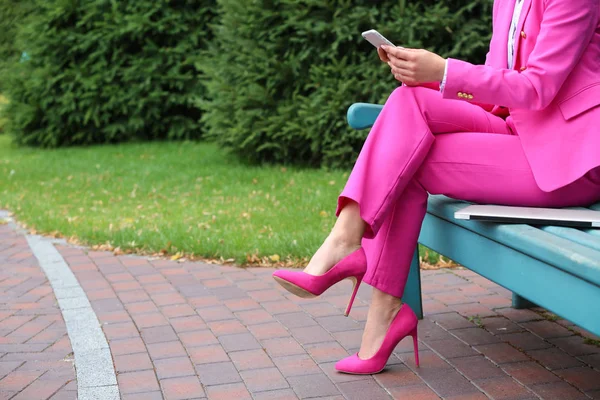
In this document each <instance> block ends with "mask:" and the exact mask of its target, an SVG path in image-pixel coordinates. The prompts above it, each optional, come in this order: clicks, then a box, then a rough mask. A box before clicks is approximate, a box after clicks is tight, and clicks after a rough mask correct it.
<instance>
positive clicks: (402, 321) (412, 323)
mask: <svg viewBox="0 0 600 400" xmlns="http://www.w3.org/2000/svg"><path fill="white" fill-rule="evenodd" d="M417 323H418V320H417V316H416V315H415V313H414V312H413V310H411V309H410V307H409V306H408V305H407V304H402V308H400V311H398V314H396V317H395V318H394V320H393V321H392V324H391V325H390V328H389V329H388V331H387V333H386V334H385V338H384V339H383V343H382V344H381V347H380V348H379V350H377V353H375V355H374V356H373V357H371V358H369V359H367V360H363V359H361V358H360V357H359V356H358V353H356V354H354V355H353V356H350V357H346V358H344V359H343V360H340V361H338V362H337V363H336V364H335V369H337V370H338V371H340V372H345V373H347V374H357V375H371V374H376V373H378V372H381V371H383V369H384V368H385V364H386V363H387V361H388V359H389V358H390V356H391V355H392V352H393V351H394V349H395V348H396V346H397V345H398V343H400V341H401V340H402V339H404V338H405V337H407V336H412V337H413V343H414V346H415V363H416V365H417V366H418V365H419V347H418V344H417Z"/></svg>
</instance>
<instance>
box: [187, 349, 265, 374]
mask: <svg viewBox="0 0 600 400" xmlns="http://www.w3.org/2000/svg"><path fill="white" fill-rule="evenodd" d="M198 349H201V348H196V349H195V350H198ZM223 354H225V353H224V352H223ZM229 357H230V358H231V361H233V364H234V365H235V367H236V368H237V370H238V371H245V370H247V369H262V368H271V367H274V365H273V362H272V361H271V358H270V357H269V356H268V355H267V353H265V351H264V350H263V349H258V350H246V351H236V352H233V353H229Z"/></svg>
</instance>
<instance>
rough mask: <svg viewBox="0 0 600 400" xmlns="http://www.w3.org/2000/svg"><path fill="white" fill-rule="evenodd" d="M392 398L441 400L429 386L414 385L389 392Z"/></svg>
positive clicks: (396, 399)
mask: <svg viewBox="0 0 600 400" xmlns="http://www.w3.org/2000/svg"><path fill="white" fill-rule="evenodd" d="M389 391H390V393H391V395H392V398H394V399H395V400H405V399H411V400H439V399H441V397H440V396H438V395H437V394H436V393H435V392H434V391H433V390H431V389H430V388H429V386H427V385H425V384H422V385H414V386H400V387H395V388H392V389H390V390H389Z"/></svg>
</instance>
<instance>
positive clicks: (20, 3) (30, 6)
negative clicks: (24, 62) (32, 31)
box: [0, 0, 35, 92]
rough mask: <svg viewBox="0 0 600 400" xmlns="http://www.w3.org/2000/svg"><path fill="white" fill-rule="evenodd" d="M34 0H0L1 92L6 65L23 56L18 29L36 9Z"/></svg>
mask: <svg viewBox="0 0 600 400" xmlns="http://www.w3.org/2000/svg"><path fill="white" fill-rule="evenodd" d="M34 4H35V2H34V0H0V92H1V91H2V87H3V82H4V80H5V77H6V67H7V65H8V64H10V63H11V62H15V61H16V60H18V59H19V58H20V57H21V54H22V50H20V49H18V48H17V47H16V45H15V37H16V33H17V29H18V27H19V25H20V24H22V23H23V22H24V21H25V19H26V18H27V16H29V15H30V14H31V12H32V11H33V10H34Z"/></svg>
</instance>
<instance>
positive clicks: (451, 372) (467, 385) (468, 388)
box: [415, 368, 479, 397]
mask: <svg viewBox="0 0 600 400" xmlns="http://www.w3.org/2000/svg"><path fill="white" fill-rule="evenodd" d="M415 373H416V374H418V375H419V376H420V377H421V379H423V380H424V381H425V382H426V383H427V384H428V385H429V386H430V387H432V388H433V389H434V390H435V391H436V393H437V394H439V395H440V396H442V397H450V396H459V395H466V394H473V393H478V392H479V389H477V388H476V387H475V386H473V385H472V384H471V382H469V381H468V380H467V379H466V378H464V377H463V376H462V375H461V374H459V373H458V372H457V371H456V370H455V369H440V370H435V369H426V368H423V369H422V368H417V369H416V370H415Z"/></svg>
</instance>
